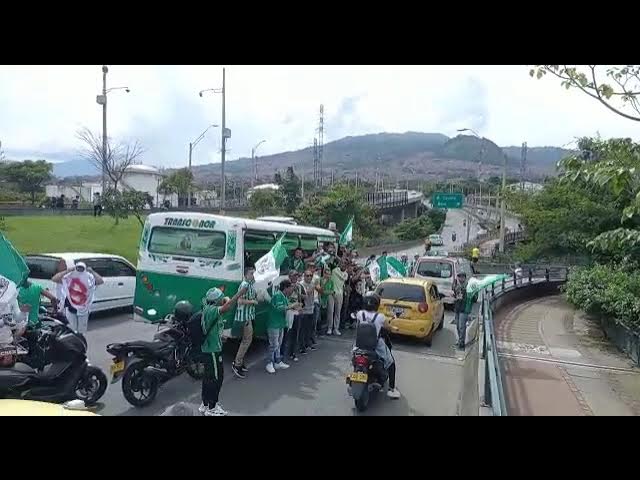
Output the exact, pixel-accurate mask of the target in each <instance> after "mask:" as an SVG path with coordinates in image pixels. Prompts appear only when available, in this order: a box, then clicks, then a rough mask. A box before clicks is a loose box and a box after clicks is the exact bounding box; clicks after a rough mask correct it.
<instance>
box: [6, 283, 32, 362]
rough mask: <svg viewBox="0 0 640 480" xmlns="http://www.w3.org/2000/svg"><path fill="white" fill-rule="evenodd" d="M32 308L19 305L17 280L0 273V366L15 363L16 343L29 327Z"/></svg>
mask: <svg viewBox="0 0 640 480" xmlns="http://www.w3.org/2000/svg"><path fill="white" fill-rule="evenodd" d="M30 310H31V309H30V307H29V306H28V305H23V306H22V307H20V306H19V305H18V289H17V288H16V284H15V282H12V281H11V280H9V279H8V278H6V277H4V276H2V275H0V366H2V367H5V366H12V365H13V364H14V363H15V361H16V356H15V348H14V343H15V340H16V339H17V338H18V337H20V336H21V335H22V334H23V333H24V331H25V329H26V328H27V322H28V315H29V311H30ZM7 348H9V350H7Z"/></svg>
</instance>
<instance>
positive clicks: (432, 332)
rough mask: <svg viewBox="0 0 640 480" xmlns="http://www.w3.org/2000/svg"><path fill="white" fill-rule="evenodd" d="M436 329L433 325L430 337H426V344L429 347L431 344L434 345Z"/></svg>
mask: <svg viewBox="0 0 640 480" xmlns="http://www.w3.org/2000/svg"><path fill="white" fill-rule="evenodd" d="M435 331H436V330H435V328H434V327H433V325H432V326H431V331H430V332H429V335H427V336H426V337H424V344H425V345H426V346H427V347H430V346H431V344H432V343H433V335H434V333H435Z"/></svg>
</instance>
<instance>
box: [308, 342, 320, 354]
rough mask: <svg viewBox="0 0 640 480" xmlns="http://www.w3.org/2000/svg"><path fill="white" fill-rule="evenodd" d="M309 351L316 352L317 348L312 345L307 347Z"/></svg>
mask: <svg viewBox="0 0 640 480" xmlns="http://www.w3.org/2000/svg"><path fill="white" fill-rule="evenodd" d="M309 350H311V351H312V352H315V351H316V350H318V347H316V345H315V344H314V345H311V346H310V347H309Z"/></svg>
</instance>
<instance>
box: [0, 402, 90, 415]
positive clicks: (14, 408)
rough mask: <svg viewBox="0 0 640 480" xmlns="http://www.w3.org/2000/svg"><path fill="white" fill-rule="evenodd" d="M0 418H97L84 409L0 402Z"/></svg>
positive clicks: (41, 403)
mask: <svg viewBox="0 0 640 480" xmlns="http://www.w3.org/2000/svg"><path fill="white" fill-rule="evenodd" d="M0 417H99V415H97V414H95V413H93V412H90V411H88V410H86V409H84V410H75V409H71V408H68V407H66V406H65V405H58V404H55V403H46V402H34V401H31V400H0Z"/></svg>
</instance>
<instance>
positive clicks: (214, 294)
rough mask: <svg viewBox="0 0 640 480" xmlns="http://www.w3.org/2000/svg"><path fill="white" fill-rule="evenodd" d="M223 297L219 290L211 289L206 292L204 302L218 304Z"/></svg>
mask: <svg viewBox="0 0 640 480" xmlns="http://www.w3.org/2000/svg"><path fill="white" fill-rule="evenodd" d="M222 297H224V293H222V290H220V289H219V288H211V289H209V290H208V291H207V294H206V295H205V300H206V301H207V303H218V302H219V301H220V300H222Z"/></svg>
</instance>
